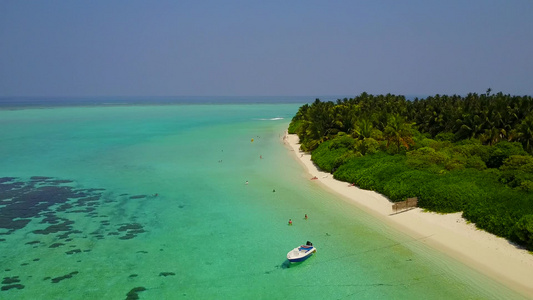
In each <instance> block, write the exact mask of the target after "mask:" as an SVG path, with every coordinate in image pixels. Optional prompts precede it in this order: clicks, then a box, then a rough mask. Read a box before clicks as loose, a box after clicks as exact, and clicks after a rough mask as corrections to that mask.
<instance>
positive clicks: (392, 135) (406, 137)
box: [384, 115, 415, 152]
mask: <svg viewBox="0 0 533 300" xmlns="http://www.w3.org/2000/svg"><path fill="white" fill-rule="evenodd" d="M411 126H412V125H411V124H408V123H406V122H405V120H404V119H403V118H402V117H401V116H400V115H391V116H390V117H389V119H388V121H387V126H386V127H385V131H384V136H385V139H386V140H387V148H389V146H390V145H395V146H396V151H397V152H399V151H400V147H401V146H404V147H405V148H406V149H409V146H413V145H414V144H415V142H414V141H413V133H412V132H411Z"/></svg>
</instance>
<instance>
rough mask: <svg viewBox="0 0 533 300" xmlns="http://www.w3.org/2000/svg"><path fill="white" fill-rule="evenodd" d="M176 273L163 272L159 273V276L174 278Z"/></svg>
mask: <svg viewBox="0 0 533 300" xmlns="http://www.w3.org/2000/svg"><path fill="white" fill-rule="evenodd" d="M174 275H176V273H174V272H161V273H159V276H163V277H167V276H174Z"/></svg>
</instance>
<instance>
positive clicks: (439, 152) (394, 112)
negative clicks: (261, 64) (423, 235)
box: [289, 89, 533, 250]
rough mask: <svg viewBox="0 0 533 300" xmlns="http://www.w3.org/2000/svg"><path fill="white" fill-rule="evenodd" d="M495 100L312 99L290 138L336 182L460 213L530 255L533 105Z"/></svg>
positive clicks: (294, 121)
mask: <svg viewBox="0 0 533 300" xmlns="http://www.w3.org/2000/svg"><path fill="white" fill-rule="evenodd" d="M490 92H491V90H490V89H488V90H487V92H486V93H485V94H476V93H470V94H468V95H466V96H458V95H452V96H447V95H435V96H430V97H427V98H422V99H418V98H415V99H413V100H407V99H406V98H405V97H404V96H398V95H391V94H387V95H371V94H367V93H362V94H361V95H359V96H357V97H354V98H350V99H348V98H345V99H339V100H337V101H336V102H332V101H328V102H322V101H320V99H316V100H315V101H314V102H313V103H311V104H305V105H303V106H301V107H300V108H299V110H298V112H297V113H296V115H295V116H294V117H293V119H292V121H291V123H290V125H289V133H291V134H297V135H298V137H299V138H300V143H301V145H300V147H301V149H302V150H303V151H307V152H311V159H312V160H313V162H314V163H315V164H316V165H317V166H318V167H320V168H321V169H322V170H325V171H328V172H331V173H332V174H333V176H334V178H336V179H338V180H342V181H346V182H350V183H354V184H355V185H357V186H359V187H361V188H363V189H368V190H374V191H377V192H379V193H381V194H383V195H385V196H387V197H388V198H389V199H390V200H391V201H393V202H397V201H403V200H405V199H406V198H408V197H418V205H419V207H422V208H424V209H427V210H430V211H435V212H441V213H452V212H462V214H463V217H464V218H465V219H466V220H468V221H470V222H473V223H475V225H476V226H477V227H478V228H480V229H483V230H486V231H488V232H491V233H493V234H496V235H498V236H501V237H504V238H507V239H508V240H510V241H512V242H515V243H517V244H519V245H521V246H524V247H526V248H527V249H529V250H533V156H532V154H533V99H532V97H531V96H511V95H504V94H503V93H501V92H500V93H497V94H490Z"/></svg>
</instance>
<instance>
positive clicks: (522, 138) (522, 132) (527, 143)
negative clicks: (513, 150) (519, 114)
mask: <svg viewBox="0 0 533 300" xmlns="http://www.w3.org/2000/svg"><path fill="white" fill-rule="evenodd" d="M516 133H517V134H516V140H517V141H519V142H521V143H522V145H523V146H524V149H526V151H527V152H529V153H533V116H532V115H530V116H528V117H527V118H525V119H524V121H522V123H520V125H518V128H517V131H516Z"/></svg>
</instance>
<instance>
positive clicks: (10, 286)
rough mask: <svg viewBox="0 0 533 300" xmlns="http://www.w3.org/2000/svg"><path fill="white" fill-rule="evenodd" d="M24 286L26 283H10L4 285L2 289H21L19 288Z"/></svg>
mask: <svg viewBox="0 0 533 300" xmlns="http://www.w3.org/2000/svg"><path fill="white" fill-rule="evenodd" d="M23 288H24V285H22V284H10V285H4V286H3V287H2V288H1V290H2V291H7V290H10V289H19V290H22V289H23Z"/></svg>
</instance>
